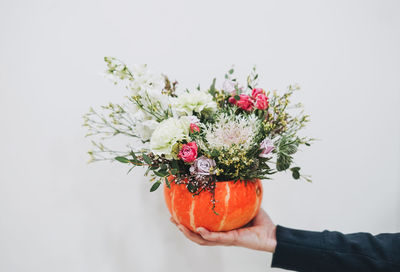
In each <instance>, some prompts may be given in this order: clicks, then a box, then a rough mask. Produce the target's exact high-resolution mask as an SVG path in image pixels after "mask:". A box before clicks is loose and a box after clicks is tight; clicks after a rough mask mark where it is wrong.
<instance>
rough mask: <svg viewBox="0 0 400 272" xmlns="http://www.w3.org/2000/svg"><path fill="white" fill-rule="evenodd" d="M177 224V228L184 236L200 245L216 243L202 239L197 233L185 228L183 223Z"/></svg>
mask: <svg viewBox="0 0 400 272" xmlns="http://www.w3.org/2000/svg"><path fill="white" fill-rule="evenodd" d="M177 226H178V228H179V230H180V231H182V233H183V235H185V236H186V238H188V239H189V240H191V241H192V242H195V243H196V244H198V245H201V246H214V245H216V243H214V242H211V241H207V240H205V239H203V238H202V237H201V236H200V235H199V234H197V233H194V232H192V231H190V230H189V229H188V228H186V227H185V226H183V225H179V224H178V225H177Z"/></svg>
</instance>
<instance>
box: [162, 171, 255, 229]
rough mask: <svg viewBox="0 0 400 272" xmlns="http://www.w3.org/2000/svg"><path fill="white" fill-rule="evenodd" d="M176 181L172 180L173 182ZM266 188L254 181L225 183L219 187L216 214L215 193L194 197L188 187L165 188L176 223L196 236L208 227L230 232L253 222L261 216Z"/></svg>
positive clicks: (216, 196) (216, 193) (218, 185)
mask: <svg viewBox="0 0 400 272" xmlns="http://www.w3.org/2000/svg"><path fill="white" fill-rule="evenodd" d="M172 179H173V178H172V177H170V178H169V180H172ZM262 195H263V191H262V184H261V181H260V180H259V179H256V180H254V181H247V182H244V181H237V182H236V183H235V182H233V181H221V182H217V183H216V187H215V212H216V213H218V215H217V214H215V213H214V212H213V210H212V206H213V205H212V202H211V200H212V193H211V192H208V191H203V192H201V193H200V194H199V195H195V196H193V194H192V193H190V192H189V191H188V189H187V188H186V185H185V184H176V183H175V182H171V184H170V188H168V187H167V186H166V185H165V186H164V197H165V202H166V204H167V207H168V209H169V211H170V213H171V215H172V217H173V218H174V219H175V221H176V222H178V223H180V224H182V225H184V226H185V227H187V228H189V229H190V230H192V231H194V232H196V228H198V227H204V228H206V229H208V230H210V231H228V230H233V229H237V228H240V227H241V226H243V225H246V224H247V223H248V222H250V221H251V220H252V219H253V218H254V216H255V215H256V214H257V213H258V211H259V209H260V205H261V200H262Z"/></svg>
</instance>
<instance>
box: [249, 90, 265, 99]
mask: <svg viewBox="0 0 400 272" xmlns="http://www.w3.org/2000/svg"><path fill="white" fill-rule="evenodd" d="M260 94H265V91H264V90H263V89H261V88H254V89H253V91H252V92H251V96H252V97H253V99H256V98H257V96H259V95H260Z"/></svg>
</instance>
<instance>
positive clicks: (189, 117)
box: [188, 115, 200, 125]
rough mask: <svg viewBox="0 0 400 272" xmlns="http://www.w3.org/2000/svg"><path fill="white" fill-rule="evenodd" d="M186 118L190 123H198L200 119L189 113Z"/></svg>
mask: <svg viewBox="0 0 400 272" xmlns="http://www.w3.org/2000/svg"><path fill="white" fill-rule="evenodd" d="M188 119H189V122H190V123H191V124H195V125H200V120H199V118H197V116H194V115H190V116H188Z"/></svg>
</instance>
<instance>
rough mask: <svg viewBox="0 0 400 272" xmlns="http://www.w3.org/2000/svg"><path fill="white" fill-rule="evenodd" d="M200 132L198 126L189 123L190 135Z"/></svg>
mask: <svg viewBox="0 0 400 272" xmlns="http://www.w3.org/2000/svg"><path fill="white" fill-rule="evenodd" d="M195 132H200V128H199V126H198V125H196V124H194V123H191V124H190V133H195Z"/></svg>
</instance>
